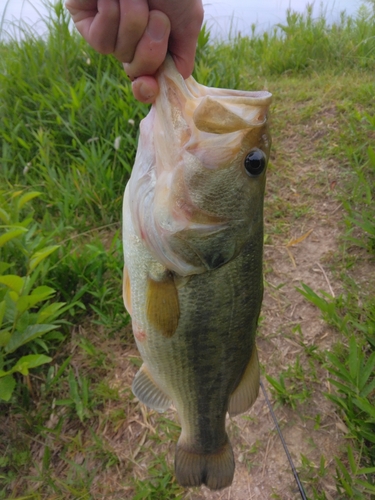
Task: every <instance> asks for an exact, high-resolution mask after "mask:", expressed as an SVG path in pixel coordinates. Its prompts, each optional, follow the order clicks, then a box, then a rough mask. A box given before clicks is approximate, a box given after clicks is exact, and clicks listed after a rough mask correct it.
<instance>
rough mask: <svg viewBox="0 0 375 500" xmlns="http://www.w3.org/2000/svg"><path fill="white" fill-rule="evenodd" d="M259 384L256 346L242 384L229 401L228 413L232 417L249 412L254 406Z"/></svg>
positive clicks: (241, 381)
mask: <svg viewBox="0 0 375 500" xmlns="http://www.w3.org/2000/svg"><path fill="white" fill-rule="evenodd" d="M259 382H260V372H259V361H258V352H257V348H256V346H254V347H253V352H252V353H251V357H250V360H249V362H248V364H247V366H246V369H245V372H244V374H243V375H242V378H241V380H240V383H239V384H238V386H237V387H236V389H235V391H234V392H233V393H232V395H231V397H230V400H229V408H228V413H229V415H230V416H231V417H234V416H235V415H238V414H239V413H243V412H245V411H247V410H248V409H249V408H250V407H251V406H252V404H253V403H254V402H255V400H256V398H257V397H258V393H259Z"/></svg>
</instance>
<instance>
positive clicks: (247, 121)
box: [193, 96, 267, 134]
mask: <svg viewBox="0 0 375 500" xmlns="http://www.w3.org/2000/svg"><path fill="white" fill-rule="evenodd" d="M235 101H236V98H233V97H221V98H220V97H211V96H206V97H204V98H203V99H202V101H201V103H200V104H199V106H198V107H197V108H196V110H195V111H194V114H193V121H194V123H195V126H196V127H197V128H198V129H199V130H201V131H202V132H209V133H211V134H229V133H231V132H238V131H240V130H243V129H248V128H249V127H259V126H261V125H263V123H264V122H265V120H266V113H267V109H266V108H265V106H261V105H255V103H254V105H250V104H248V105H247V106H244V104H243V102H238V103H236V102H235Z"/></svg>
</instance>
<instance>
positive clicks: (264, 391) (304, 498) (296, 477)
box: [260, 381, 307, 500]
mask: <svg viewBox="0 0 375 500" xmlns="http://www.w3.org/2000/svg"><path fill="white" fill-rule="evenodd" d="M260 386H261V388H262V391H263V394H264V397H265V398H266V401H267V405H268V409H269V410H270V413H271V416H272V419H273V421H274V424H275V426H276V429H277V432H278V434H279V438H280V440H281V442H282V444H283V447H284V451H285V454H286V456H287V457H288V461H289V465H290V467H291V469H292V471H293V476H294V479H295V480H296V483H297V486H298V489H299V492H300V493H301V498H302V499H303V500H307V496H306V493H305V490H304V489H303V486H302V483H301V481H300V479H299V476H298V472H297V470H296V468H295V467H294V463H293V460H292V457H291V455H290V453H289V450H288V447H287V445H286V442H285V439H284V436H283V434H282V432H281V429H280V426H279V423H278V421H277V418H276V415H275V413H274V411H273V409H272V405H271V402H270V400H269V399H268V396H267V392H266V389H265V387H264V385H263V382H262V381H260Z"/></svg>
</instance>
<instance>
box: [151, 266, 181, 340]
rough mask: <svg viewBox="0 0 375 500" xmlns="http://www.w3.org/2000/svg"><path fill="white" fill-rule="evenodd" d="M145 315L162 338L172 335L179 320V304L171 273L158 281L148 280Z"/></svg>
mask: <svg viewBox="0 0 375 500" xmlns="http://www.w3.org/2000/svg"><path fill="white" fill-rule="evenodd" d="M146 315H147V319H148V321H149V322H150V323H151V325H152V326H153V327H154V328H156V330H158V332H160V333H161V335H163V337H167V338H170V337H172V336H173V335H174V333H175V331H176V329H177V326H178V320H179V319H180V304H179V301H178V292H177V288H176V284H175V282H174V278H173V275H172V273H168V274H166V276H165V277H164V278H163V279H162V280H160V281H156V280H154V279H152V278H151V277H149V278H148V282H147V298H146Z"/></svg>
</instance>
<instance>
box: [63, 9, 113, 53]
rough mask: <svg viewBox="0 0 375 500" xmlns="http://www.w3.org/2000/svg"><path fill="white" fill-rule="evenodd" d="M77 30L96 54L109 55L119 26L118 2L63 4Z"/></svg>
mask: <svg viewBox="0 0 375 500" xmlns="http://www.w3.org/2000/svg"><path fill="white" fill-rule="evenodd" d="M65 6H66V8H67V9H68V10H69V12H70V14H71V16H72V19H73V21H74V24H75V25H76V28H77V30H78V31H79V32H80V33H81V35H82V36H83V38H84V39H85V40H86V41H87V42H88V43H89V44H90V45H91V46H92V47H93V48H94V49H95V50H97V51H98V52H101V53H103V54H110V53H112V52H113V51H114V49H115V46H116V39H117V32H118V27H119V24H120V6H119V2H118V0H68V1H67V2H66V4H65Z"/></svg>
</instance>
